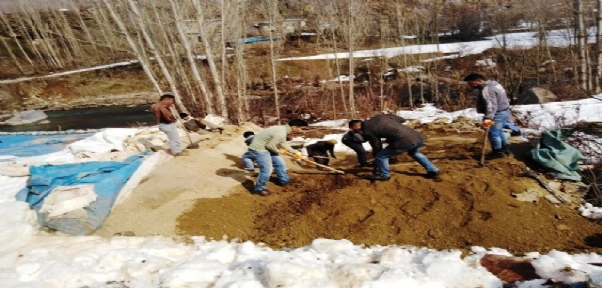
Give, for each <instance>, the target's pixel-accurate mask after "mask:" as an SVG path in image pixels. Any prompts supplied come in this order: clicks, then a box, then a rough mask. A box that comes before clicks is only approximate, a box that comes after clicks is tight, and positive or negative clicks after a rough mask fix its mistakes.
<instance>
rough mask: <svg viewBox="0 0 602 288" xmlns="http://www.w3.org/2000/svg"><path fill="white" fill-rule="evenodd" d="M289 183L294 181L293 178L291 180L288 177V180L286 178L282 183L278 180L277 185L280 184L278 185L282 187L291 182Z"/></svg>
mask: <svg viewBox="0 0 602 288" xmlns="http://www.w3.org/2000/svg"><path fill="white" fill-rule="evenodd" d="M291 183H295V180H293V179H290V180H288V181H287V182H284V183H282V182H279V183H278V186H280V187H284V186H286V185H289V184H291Z"/></svg>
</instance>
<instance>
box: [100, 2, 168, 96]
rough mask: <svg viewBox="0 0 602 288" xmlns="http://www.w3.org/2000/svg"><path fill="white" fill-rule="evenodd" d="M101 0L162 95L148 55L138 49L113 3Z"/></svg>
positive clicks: (147, 75) (156, 89) (154, 86)
mask: <svg viewBox="0 0 602 288" xmlns="http://www.w3.org/2000/svg"><path fill="white" fill-rule="evenodd" d="M101 1H102V2H103V3H104V5H105V7H106V8H107V9H108V10H109V13H110V15H111V18H113V20H114V21H115V23H117V26H118V27H119V30H120V31H121V33H123V35H124V36H125V39H126V41H127V42H128V44H129V46H130V48H131V49H132V52H133V53H134V55H136V57H137V58H138V61H139V62H140V65H141V66H142V70H144V73H145V74H146V77H148V80H150V81H151V83H152V84H153V88H154V89H155V91H156V92H157V93H158V94H159V95H162V94H163V90H161V87H160V86H159V83H158V82H157V79H156V78H155V75H154V73H153V71H152V69H151V68H150V65H149V63H148V61H147V59H146V57H144V56H143V54H142V53H141V52H140V50H139V49H138V46H137V45H136V42H135V41H134V38H132V36H131V35H130V33H129V31H128V30H127V27H126V26H125V24H124V23H123V21H122V20H121V18H120V17H119V15H117V13H115V10H114V9H113V7H112V6H111V4H109V2H108V0H101Z"/></svg>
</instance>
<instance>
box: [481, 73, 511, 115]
mask: <svg viewBox="0 0 602 288" xmlns="http://www.w3.org/2000/svg"><path fill="white" fill-rule="evenodd" d="M509 107H510V102H509V101H508V96H507V95H506V89H504V87H502V85H500V83H498V82H497V81H493V80H488V81H486V82H485V83H484V84H483V87H481V88H479V96H478V97H477V112H478V113H483V114H485V119H493V116H495V113H497V112H498V111H502V110H506V109H508V108H509Z"/></svg>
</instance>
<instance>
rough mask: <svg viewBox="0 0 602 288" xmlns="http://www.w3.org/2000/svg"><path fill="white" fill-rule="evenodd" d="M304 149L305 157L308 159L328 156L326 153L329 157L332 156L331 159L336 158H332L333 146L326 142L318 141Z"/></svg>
mask: <svg viewBox="0 0 602 288" xmlns="http://www.w3.org/2000/svg"><path fill="white" fill-rule="evenodd" d="M305 149H307V155H308V156H309V157H312V156H328V154H327V153H328V152H330V156H332V158H337V157H336V156H334V144H330V143H328V142H327V141H318V142H316V143H314V144H311V145H309V146H307V147H305Z"/></svg>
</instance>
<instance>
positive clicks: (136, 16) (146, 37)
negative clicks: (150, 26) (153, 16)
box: [104, 0, 190, 114]
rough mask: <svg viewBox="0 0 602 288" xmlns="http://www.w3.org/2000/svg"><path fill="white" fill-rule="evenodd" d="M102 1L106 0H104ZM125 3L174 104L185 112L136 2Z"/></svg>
mask: <svg viewBox="0 0 602 288" xmlns="http://www.w3.org/2000/svg"><path fill="white" fill-rule="evenodd" d="M104 1H106V0H104ZM127 3H128V5H129V6H130V9H131V11H132V12H133V15H132V16H133V18H134V21H135V22H136V23H137V24H138V29H139V30H140V33H141V34H142V37H143V39H144V42H145V44H146V45H147V46H148V48H149V50H150V51H151V53H152V54H153V57H155V60H156V61H157V64H159V68H160V69H161V72H162V73H163V77H165V80H167V84H168V85H169V88H170V90H171V93H172V94H173V96H174V97H175V99H176V106H178V108H179V109H180V111H183V112H187V111H188V110H187V109H186V106H184V103H182V98H181V97H180V93H179V92H178V88H177V87H176V83H175V80H174V78H173V77H172V75H171V72H169V70H168V69H167V66H166V65H165V61H163V57H161V54H160V53H159V50H158V49H157V47H156V46H155V43H154V39H152V38H151V36H150V35H149V33H148V31H147V29H146V24H145V23H144V21H143V19H142V15H141V13H140V10H138V7H137V6H136V3H134V1H133V0H127ZM188 114H190V113H188Z"/></svg>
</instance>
